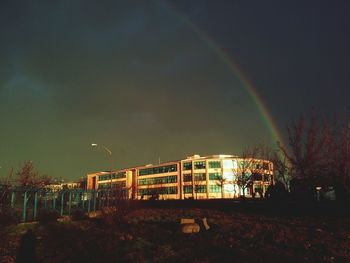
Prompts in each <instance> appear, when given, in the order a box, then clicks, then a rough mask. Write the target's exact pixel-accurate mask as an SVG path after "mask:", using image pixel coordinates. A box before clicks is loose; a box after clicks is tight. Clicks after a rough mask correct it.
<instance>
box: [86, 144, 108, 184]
mask: <svg viewBox="0 0 350 263" xmlns="http://www.w3.org/2000/svg"><path fill="white" fill-rule="evenodd" d="M98 146H99V145H98V144H97V143H91V147H98ZM100 147H102V148H103V149H104V150H105V151H106V152H107V154H108V156H109V161H110V169H109V175H110V178H111V186H110V188H111V189H112V166H113V159H112V151H111V150H110V149H108V148H107V147H106V146H104V145H102V144H101V145H100Z"/></svg>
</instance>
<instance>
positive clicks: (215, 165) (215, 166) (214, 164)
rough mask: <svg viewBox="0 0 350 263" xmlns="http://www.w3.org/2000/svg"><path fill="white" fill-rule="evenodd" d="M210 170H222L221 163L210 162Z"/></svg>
mask: <svg viewBox="0 0 350 263" xmlns="http://www.w3.org/2000/svg"><path fill="white" fill-rule="evenodd" d="M209 168H221V162H220V161H211V162H209Z"/></svg>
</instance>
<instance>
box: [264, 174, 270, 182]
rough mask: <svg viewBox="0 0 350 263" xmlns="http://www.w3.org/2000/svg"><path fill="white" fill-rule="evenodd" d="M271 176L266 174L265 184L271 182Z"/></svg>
mask: <svg viewBox="0 0 350 263" xmlns="http://www.w3.org/2000/svg"><path fill="white" fill-rule="evenodd" d="M270 177H271V176H270V175H269V174H264V182H270V180H271V178H270Z"/></svg>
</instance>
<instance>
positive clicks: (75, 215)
mask: <svg viewBox="0 0 350 263" xmlns="http://www.w3.org/2000/svg"><path fill="white" fill-rule="evenodd" d="M87 218H88V216H87V215H86V213H85V211H84V210H83V209H76V210H74V211H73V212H72V220H84V219H87Z"/></svg>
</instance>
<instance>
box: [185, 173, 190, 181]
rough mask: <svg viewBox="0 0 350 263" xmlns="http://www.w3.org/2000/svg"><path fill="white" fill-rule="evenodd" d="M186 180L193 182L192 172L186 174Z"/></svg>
mask: <svg viewBox="0 0 350 263" xmlns="http://www.w3.org/2000/svg"><path fill="white" fill-rule="evenodd" d="M184 182H192V174H184Z"/></svg>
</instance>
